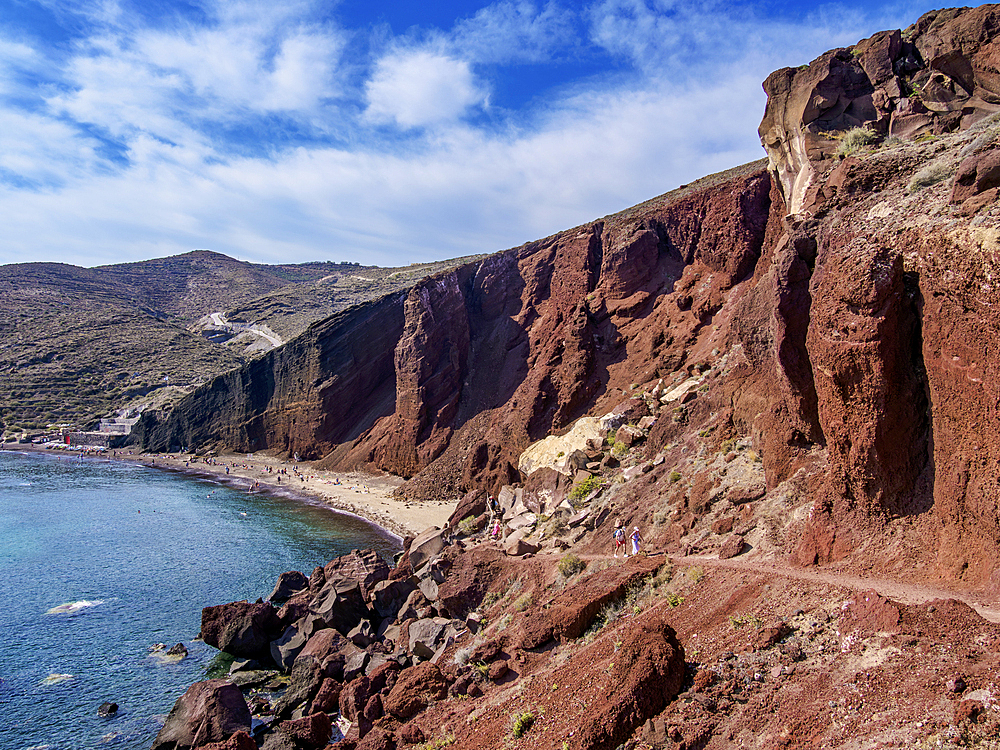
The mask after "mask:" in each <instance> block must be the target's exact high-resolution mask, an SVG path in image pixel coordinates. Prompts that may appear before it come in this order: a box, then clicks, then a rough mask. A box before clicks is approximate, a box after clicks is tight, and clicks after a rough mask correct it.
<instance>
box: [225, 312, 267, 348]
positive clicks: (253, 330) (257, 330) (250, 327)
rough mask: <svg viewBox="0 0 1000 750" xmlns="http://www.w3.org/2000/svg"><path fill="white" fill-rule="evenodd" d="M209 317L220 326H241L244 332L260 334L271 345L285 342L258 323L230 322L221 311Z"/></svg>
mask: <svg viewBox="0 0 1000 750" xmlns="http://www.w3.org/2000/svg"><path fill="white" fill-rule="evenodd" d="M209 317H210V318H211V319H212V323H214V324H215V325H217V326H218V327H219V328H229V329H230V330H233V329H236V328H239V329H240V330H241V331H243V332H246V333H253V334H256V335H258V336H260V337H261V338H263V339H266V340H267V341H268V342H270V344H271V346H281V345H282V344H284V343H285V342H284V341H282V340H281V339H280V338H278V337H277V336H275V335H274V333H273V332H271V333H268V331H270V329H268V331H265V330H263V328H262V327H261V326H258V325H246V324H243V323H240V324H238V325H237V324H236V323H230V322H229V321H228V320H226V317H225V315H224V314H223V313H221V312H214V313H212V314H211V315H209Z"/></svg>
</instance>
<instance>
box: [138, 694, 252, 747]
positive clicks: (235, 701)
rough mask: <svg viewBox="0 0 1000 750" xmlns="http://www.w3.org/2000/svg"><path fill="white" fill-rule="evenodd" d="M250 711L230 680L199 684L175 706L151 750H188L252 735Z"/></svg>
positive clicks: (178, 700)
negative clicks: (243, 733)
mask: <svg viewBox="0 0 1000 750" xmlns="http://www.w3.org/2000/svg"><path fill="white" fill-rule="evenodd" d="M250 722H251V718H250V708H249V707H248V706H247V702H246V701H245V700H244V699H243V693H242V692H240V689H239V688H238V687H236V685H234V684H233V683H231V682H229V681H228V680H206V681H204V682H196V683H195V684H194V685H192V686H191V687H189V688H188V689H187V691H186V692H185V693H184V695H182V696H181V697H180V698H178V699H177V702H176V703H174V707H173V709H172V710H171V711H170V715H169V716H167V720H166V723H164V725H163V728H162V729H161V730H160V732H159V734H157V735H156V739H155V740H154V741H153V745H152V749H151V750H189V749H190V748H198V747H201V746H202V745H206V744H208V743H210V742H224V741H225V740H228V739H229V738H230V737H232V735H234V734H236V733H237V732H239V731H245V732H249V731H250Z"/></svg>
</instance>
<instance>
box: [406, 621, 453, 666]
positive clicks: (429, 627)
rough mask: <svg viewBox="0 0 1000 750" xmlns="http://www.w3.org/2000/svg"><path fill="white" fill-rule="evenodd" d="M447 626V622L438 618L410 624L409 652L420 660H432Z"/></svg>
mask: <svg viewBox="0 0 1000 750" xmlns="http://www.w3.org/2000/svg"><path fill="white" fill-rule="evenodd" d="M447 624H448V620H446V619H444V618H440V617H434V618H430V617H428V618H425V619H423V620H417V621H416V622H412V623H410V628H409V652H410V653H411V654H413V655H414V656H417V657H420V658H421V659H425V660H426V659H430V658H432V657H433V656H434V652H435V650H436V649H437V645H438V643H439V641H440V640H441V635H442V634H443V633H444V629H445V626H447Z"/></svg>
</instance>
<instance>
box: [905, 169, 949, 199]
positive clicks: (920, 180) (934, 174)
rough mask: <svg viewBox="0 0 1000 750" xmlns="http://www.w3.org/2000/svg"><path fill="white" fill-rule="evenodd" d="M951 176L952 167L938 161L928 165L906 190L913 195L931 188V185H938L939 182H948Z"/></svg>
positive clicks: (918, 173) (917, 174) (915, 176)
mask: <svg viewBox="0 0 1000 750" xmlns="http://www.w3.org/2000/svg"><path fill="white" fill-rule="evenodd" d="M950 176H951V167H950V166H949V165H948V164H947V163H946V162H943V161H936V162H933V163H931V164H928V165H927V166H926V167H924V168H923V169H921V170H920V171H919V172H917V173H916V174H915V175H913V178H912V179H911V180H910V184H909V185H907V187H906V189H907V190H908V191H909V192H911V193H915V192H917V191H918V190H920V189H921V188H925V187H930V186H931V185H936V184H937V183H939V182H942V181H944V180H947V179H948V177H950Z"/></svg>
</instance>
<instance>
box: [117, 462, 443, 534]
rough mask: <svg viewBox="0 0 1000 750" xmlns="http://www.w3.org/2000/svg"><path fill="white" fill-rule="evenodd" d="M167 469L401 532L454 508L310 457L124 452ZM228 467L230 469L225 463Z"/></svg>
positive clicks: (385, 479)
mask: <svg viewBox="0 0 1000 750" xmlns="http://www.w3.org/2000/svg"><path fill="white" fill-rule="evenodd" d="M114 458H118V459H127V460H133V461H139V462H142V463H144V464H150V465H155V466H157V467H162V468H164V469H168V470H173V471H181V472H185V473H189V474H201V475H207V476H212V477H215V478H223V479H227V480H228V481H229V482H230V483H232V484H233V485H234V486H236V487H246V488H247V489H248V490H251V488H252V491H254V492H283V493H291V494H297V495H304V496H308V497H310V498H312V499H314V500H318V501H320V502H322V503H323V504H324V505H328V506H329V507H331V508H335V509H336V510H339V511H343V512H346V513H353V514H355V515H357V516H360V517H362V518H365V519H367V520H369V521H371V522H372V523H375V524H377V525H379V526H381V527H382V528H384V529H386V530H387V531H389V532H391V533H393V534H395V535H396V536H399V537H404V536H415V535H417V534H419V533H420V532H421V531H423V530H424V529H426V528H427V527H429V526H443V525H444V524H445V522H446V521H447V520H448V517H449V516H450V515H451V513H452V511H453V510H454V509H455V503H456V501H457V498H454V499H452V500H450V501H437V502H426V503H410V502H403V501H400V500H397V499H396V498H395V497H393V494H392V493H393V491H394V490H395V489H396V488H397V487H399V486H400V485H401V484H402V483H403V480H402V479H400V478H399V477H393V476H388V475H383V476H373V475H370V474H362V473H360V472H351V473H347V474H341V473H336V472H331V471H322V470H319V469H314V468H313V466H312V464H311V463H310V462H308V461H299V462H294V461H287V460H282V459H280V458H275V457H274V456H268V455H265V454H263V453H257V454H246V453H240V454H224V455H220V456H215V457H212V458H210V459H208V462H206V459H204V458H197V457H194V456H190V455H186V454H176V453H170V454H155V455H151V454H147V455H134V456H127V455H122V452H121V451H118V452H117V456H115V457H114ZM227 468H228V469H229V472H228V474H227V472H226V469H227Z"/></svg>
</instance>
